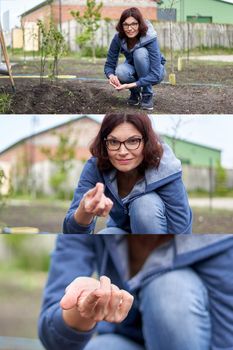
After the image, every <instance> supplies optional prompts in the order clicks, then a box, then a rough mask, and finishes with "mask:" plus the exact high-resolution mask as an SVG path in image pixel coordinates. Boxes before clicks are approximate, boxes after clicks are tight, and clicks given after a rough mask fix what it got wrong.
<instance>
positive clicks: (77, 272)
mask: <svg viewBox="0 0 233 350" xmlns="http://www.w3.org/2000/svg"><path fill="white" fill-rule="evenodd" d="M91 238H93V236H87V235H85V236H83V235H82V236H78V235H58V237H57V243H56V248H55V250H54V252H53V254H52V257H51V265H50V271H49V276H48V280H47V284H46V287H45V290H44V295H43V302H42V308H41V313H40V317H39V322H38V331H39V338H40V340H41V342H42V344H43V345H44V347H45V349H46V350H82V349H83V348H84V346H85V345H86V343H87V342H88V341H89V339H90V338H91V336H92V334H93V332H94V330H95V329H93V330H91V331H89V332H78V331H76V330H74V329H72V328H71V327H69V326H67V325H66V324H65V322H64V320H63V318H62V310H61V307H60V306H59V302H60V300H61V298H62V296H63V295H64V292H65V288H66V287H67V286H68V285H69V284H70V283H71V282H72V281H73V280H74V279H75V278H76V277H79V276H91V275H92V273H93V271H94V270H95V249H94V243H93V241H94V240H93V239H91Z"/></svg>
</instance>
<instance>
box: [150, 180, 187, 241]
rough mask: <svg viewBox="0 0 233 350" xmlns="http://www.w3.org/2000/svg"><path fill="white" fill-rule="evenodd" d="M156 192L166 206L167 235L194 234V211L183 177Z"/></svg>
mask: <svg viewBox="0 0 233 350" xmlns="http://www.w3.org/2000/svg"><path fill="white" fill-rule="evenodd" d="M156 192H157V193H158V195H159V196H160V197H161V199H162V200H163V202H164V204H165V208H166V217H167V229H168V232H167V233H172V234H188V233H192V211H191V208H190V206H189V202H188V196H187V192H186V190H185V187H184V184H183V181H182V178H181V176H180V177H178V178H176V179H175V180H174V181H172V182H169V183H168V184H166V185H164V186H161V187H159V188H158V189H157V190H156Z"/></svg>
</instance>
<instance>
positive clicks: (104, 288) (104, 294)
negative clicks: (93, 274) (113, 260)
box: [94, 276, 111, 321]
mask: <svg viewBox="0 0 233 350" xmlns="http://www.w3.org/2000/svg"><path fill="white" fill-rule="evenodd" d="M94 293H95V295H96V296H98V301H97V303H96V306H95V321H101V320H103V319H105V317H106V316H107V315H108V304H109V301H110V298H111V280H110V279H109V278H108V277H106V276H101V277H100V288H99V289H97V290H95V292H94Z"/></svg>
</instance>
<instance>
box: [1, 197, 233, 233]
mask: <svg viewBox="0 0 233 350" xmlns="http://www.w3.org/2000/svg"><path fill="white" fill-rule="evenodd" d="M67 209H68V205H67ZM65 214H66V209H64V208H60V207H58V206H53V205H52V204H51V205H43V206H42V205H38V204H36V203H34V204H31V205H30V206H28V205H27V206H25V205H23V204H21V205H20V206H19V205H17V206H15V205H14V206H13V205H11V206H10V205H9V206H7V207H5V208H4V209H2V210H1V213H0V222H4V223H5V225H7V226H32V227H37V228H39V230H40V232H48V233H60V232H61V231H62V223H63V219H64V217H65ZM193 215H194V222H193V232H194V233H232V227H233V216H232V211H230V210H229V211H228V210H225V211H223V210H216V209H215V210H211V211H210V210H208V209H205V208H194V209H193ZM104 227H105V219H103V218H98V220H97V224H96V232H98V231H100V230H101V229H103V228H104Z"/></svg>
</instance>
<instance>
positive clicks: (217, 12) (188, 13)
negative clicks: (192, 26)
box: [157, 0, 233, 24]
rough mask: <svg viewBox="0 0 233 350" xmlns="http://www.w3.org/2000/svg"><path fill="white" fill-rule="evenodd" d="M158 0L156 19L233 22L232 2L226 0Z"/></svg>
mask: <svg viewBox="0 0 233 350" xmlns="http://www.w3.org/2000/svg"><path fill="white" fill-rule="evenodd" d="M171 3H172V1H171V0H158V1H157V4H158V10H157V18H158V20H170V19H171V20H173V21H176V22H198V23H218V24H233V3H232V2H231V1H228V0H205V1H203V0H195V1H193V0H178V1H173V3H174V4H173V6H172V8H171Z"/></svg>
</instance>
